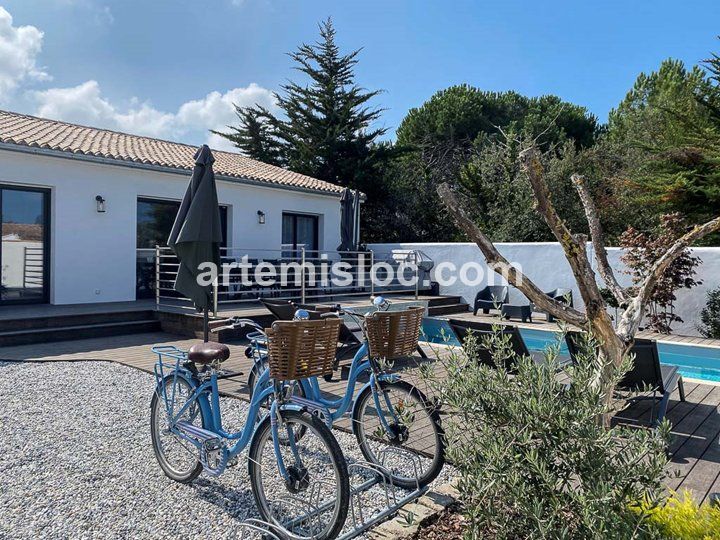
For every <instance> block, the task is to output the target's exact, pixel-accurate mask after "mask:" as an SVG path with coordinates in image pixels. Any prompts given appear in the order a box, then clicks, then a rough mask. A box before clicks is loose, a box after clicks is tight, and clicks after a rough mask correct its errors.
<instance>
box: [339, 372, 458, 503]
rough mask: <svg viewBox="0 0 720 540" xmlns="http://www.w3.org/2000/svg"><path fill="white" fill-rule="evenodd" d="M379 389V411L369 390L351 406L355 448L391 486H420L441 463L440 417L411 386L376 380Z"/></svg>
mask: <svg viewBox="0 0 720 540" xmlns="http://www.w3.org/2000/svg"><path fill="white" fill-rule="evenodd" d="M379 385H380V390H381V391H380V392H379V393H378V401H379V403H380V409H379V410H378V407H377V405H376V403H375V398H374V397H373V392H372V388H370V387H369V386H368V387H367V388H365V389H364V390H363V391H362V392H361V393H360V395H359V396H358V397H357V400H356V403H355V406H354V407H353V432H354V433H355V436H356V437H357V440H358V443H359V444H360V450H361V452H362V453H363V456H364V457H365V459H366V460H367V461H369V462H370V463H374V464H376V465H380V466H381V467H384V468H385V469H388V470H389V472H390V478H391V479H392V481H393V483H394V484H395V485H396V486H399V487H402V488H405V489H415V488H417V487H424V486H426V485H427V484H429V483H430V482H432V481H433V480H434V479H435V478H437V476H438V474H440V471H441V470H442V467H443V465H444V464H445V446H444V437H445V435H444V432H443V430H442V425H441V422H440V416H439V415H438V413H437V411H436V410H434V408H433V407H432V405H431V404H430V403H429V402H428V400H427V398H426V397H425V395H424V394H423V393H422V392H421V391H420V390H418V389H417V388H416V387H414V386H412V385H411V384H408V383H406V382H405V381H396V382H389V381H380V383H379ZM381 415H382V418H384V420H385V423H386V424H387V425H388V427H389V430H388V429H385V424H383V421H382V420H381Z"/></svg>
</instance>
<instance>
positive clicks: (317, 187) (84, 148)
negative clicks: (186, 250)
mask: <svg viewBox="0 0 720 540" xmlns="http://www.w3.org/2000/svg"><path fill="white" fill-rule="evenodd" d="M0 142H2V143H6V144H15V145H18V146H30V147H35V148H44V149H47V150H55V151H60V152H69V153H74V154H85V155H89V156H95V157H101V158H105V159H115V160H118V161H120V162H122V161H132V162H135V163H145V164H149V165H156V166H159V167H168V168H172V169H182V170H188V171H189V170H191V169H192V167H193V155H194V154H195V150H196V147H194V146H189V145H187V144H182V143H176V142H170V141H163V140H159V139H152V138H150V137H142V136H139V135H130V134H127V133H119V132H117V131H109V130H106V129H98V128H92V127H86V126H79V125H75V124H68V123H67V122H59V121H56V120H48V119H45V118H37V117H34V116H28V115H24V114H18V113H14V112H9V111H2V110H0ZM213 155H214V156H215V173H216V174H218V175H222V176H229V177H234V178H246V179H250V180H254V181H257V182H265V183H268V184H276V185H280V186H292V187H299V188H304V189H309V190H313V191H320V192H325V193H340V192H342V188H341V187H340V186H336V185H335V184H331V183H329V182H324V181H322V180H318V179H316V178H312V177H310V176H305V175H304V174H298V173H294V172H292V171H288V170H287V169H283V168H281V167H275V166H273V165H268V164H266V163H262V162H260V161H255V160H254V159H250V158H247V157H245V156H242V155H240V154H236V153H233V152H221V151H219V150H213ZM118 164H119V165H121V164H122V163H118Z"/></svg>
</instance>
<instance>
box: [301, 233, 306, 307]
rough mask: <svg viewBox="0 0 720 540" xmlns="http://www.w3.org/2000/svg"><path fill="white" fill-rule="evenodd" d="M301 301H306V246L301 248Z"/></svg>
mask: <svg viewBox="0 0 720 540" xmlns="http://www.w3.org/2000/svg"><path fill="white" fill-rule="evenodd" d="M300 261H301V262H300V280H301V281H300V302H302V303H303V304H304V303H305V246H303V247H302V248H300Z"/></svg>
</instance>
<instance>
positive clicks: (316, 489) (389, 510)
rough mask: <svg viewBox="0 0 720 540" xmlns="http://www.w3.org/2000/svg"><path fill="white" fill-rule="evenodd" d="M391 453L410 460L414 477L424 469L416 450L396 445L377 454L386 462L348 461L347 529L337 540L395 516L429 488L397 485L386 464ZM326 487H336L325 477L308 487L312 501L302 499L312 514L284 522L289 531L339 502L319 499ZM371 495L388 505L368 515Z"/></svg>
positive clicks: (350, 536) (359, 532)
mask: <svg viewBox="0 0 720 540" xmlns="http://www.w3.org/2000/svg"><path fill="white" fill-rule="evenodd" d="M391 456H401V457H402V459H405V460H410V462H411V470H412V471H413V473H414V475H415V478H416V479H417V478H419V473H418V471H420V470H421V468H422V467H421V462H420V457H419V456H417V455H416V454H414V453H411V452H402V451H399V450H397V449H395V448H388V449H386V450H381V451H379V452H378V457H379V458H380V460H381V461H382V462H383V465H378V464H376V463H369V462H367V461H355V462H353V463H350V464H348V473H349V475H350V480H351V482H350V484H351V486H350V507H349V509H348V517H347V521H346V523H345V528H344V529H343V531H342V533H341V534H340V535H339V536H338V540H350V539H351V538H355V537H357V536H360V535H361V534H362V533H364V532H365V531H367V530H368V529H370V528H372V527H373V526H375V525H377V524H378V523H381V522H382V521H385V520H386V519H389V518H390V517H392V516H393V515H395V514H396V513H397V512H398V511H399V510H400V509H401V508H402V507H403V506H405V505H406V504H408V503H410V502H412V501H415V500H417V499H419V498H420V497H421V496H422V495H423V494H424V493H425V492H426V491H427V490H428V487H427V486H425V487H421V486H420V484H419V482H417V480H416V486H415V489H413V490H410V491H408V490H406V489H403V488H400V487H398V486H396V485H395V484H394V483H393V482H392V478H391V476H390V475H391V472H390V470H389V468H388V467H385V466H384V464H385V463H386V462H387V459H388V458H389V457H391ZM357 477H360V478H361V480H362V481H361V482H360V483H359V484H357V485H353V482H352V479H353V478H357ZM323 486H327V487H330V488H331V489H333V485H332V484H330V483H329V482H323V481H322V480H320V481H316V482H314V483H313V485H312V486H311V487H310V489H309V493H310V501H302V502H304V503H305V504H306V507H307V508H309V509H310V510H311V511H310V513H308V514H306V515H304V516H300V517H298V518H295V519H294V520H292V521H290V522H288V523H285V524H284V528H285V529H287V530H288V531H294V530H297V529H296V528H297V527H298V526H299V525H301V524H303V523H307V522H308V521H309V520H312V519H313V518H318V519H319V516H320V514H321V513H322V512H324V511H326V510H328V509H330V508H332V507H333V505H334V504H335V502H336V501H335V500H334V499H333V500H329V501H320V500H319V498H320V496H321V492H322V487H323ZM378 491H379V493H378ZM370 497H372V499H373V500H374V501H377V500H378V498H381V500H383V501H384V502H385V504H384V508H383V509H382V510H381V511H379V512H374V513H372V515H367V514H368V511H367V507H368V505H367V504H364V501H365V498H370Z"/></svg>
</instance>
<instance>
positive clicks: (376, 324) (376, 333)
mask: <svg viewBox="0 0 720 540" xmlns="http://www.w3.org/2000/svg"><path fill="white" fill-rule="evenodd" d="M373 303H374V305H375V307H376V308H377V311H376V312H375V313H374V314H366V315H365V316H361V315H358V314H356V313H354V312H352V311H349V310H343V309H342V308H340V307H339V306H336V307H335V309H334V312H333V313H331V314H324V315H323V316H322V317H323V318H327V317H340V316H348V317H351V318H353V319H354V320H355V321H356V322H358V323H359V325H360V327H361V328H362V329H363V335H364V336H365V341H364V343H363V344H362V346H361V347H360V349H359V350H358V351H357V353H356V354H355V357H354V358H353V361H352V364H351V366H350V371H349V376H348V381H347V386H346V388H345V393H344V395H343V396H342V397H340V398H339V399H328V398H327V397H325V396H324V395H323V393H322V392H321V390H320V385H319V383H318V379H317V377H308V378H304V379H300V380H298V381H295V382H293V383H292V385H291V386H292V390H291V393H292V395H293V397H292V398H291V399H292V401H293V402H294V403H297V404H302V405H305V406H306V407H308V409H309V410H313V412H314V414H315V415H316V416H319V417H321V418H322V419H323V420H324V421H325V422H326V423H327V425H328V426H332V425H333V424H335V423H337V422H340V421H341V419H342V418H343V416H344V415H345V413H347V412H348V411H350V410H351V411H352V413H351V420H352V421H351V425H352V430H353V433H354V434H355V436H356V438H357V441H358V444H359V447H360V451H361V452H362V454H363V456H364V458H365V460H367V461H368V462H370V463H373V464H375V465H379V466H380V467H381V468H383V469H388V470H389V471H390V479H391V480H392V482H393V483H394V484H395V485H397V486H400V487H403V488H406V489H415V488H417V487H418V486H419V487H424V486H426V485H427V484H429V483H430V482H432V480H434V479H435V478H436V477H437V476H438V474H440V471H441V470H442V467H443V465H444V463H445V447H444V432H443V428H442V423H441V420H440V415H439V412H438V410H437V407H436V406H435V405H434V404H433V403H431V402H430V401H429V400H428V399H427V397H426V396H425V395H424V394H423V392H422V391H420V390H419V389H418V388H417V387H415V386H413V385H411V384H409V383H408V382H406V381H403V380H401V379H400V377H399V376H398V375H397V374H393V373H388V372H387V368H388V367H389V364H388V360H389V359H392V358H394V357H402V356H409V355H411V354H413V353H414V352H415V348H416V347H417V341H418V334H419V330H420V323H421V320H422V314H423V313H424V309H423V308H410V309H407V310H402V311H387V310H388V308H389V305H390V303H389V302H388V301H387V300H385V299H384V298H382V297H377V298H375V299H374V301H373ZM308 317H309V314H308V313H307V312H306V311H305V310H298V312H297V313H296V319H307V318H308ZM254 326H255V327H256V328H258V327H257V325H254ZM249 337H250V339H251V347H250V349H249V350H248V353H247V354H248V355H249V356H251V357H252V358H253V359H254V365H253V368H252V370H251V372H250V375H249V378H248V386H249V388H250V389H251V392H253V389H255V390H254V392H255V393H257V392H261V393H262V394H261V395H266V394H265V391H264V389H266V388H267V382H266V381H263V378H262V373H263V372H264V371H265V369H266V366H267V348H266V345H265V340H264V336H263V335H262V333H261V332H257V333H255V334H251V335H250V336H249ZM326 373H327V372H326ZM362 379H366V380H367V382H365V384H364V385H363V386H362V388H361V389H360V391H359V392H358V394H357V396H355V388H356V385H357V384H358V382H361V380H362ZM253 395H255V394H253ZM265 399H268V398H265ZM295 435H296V437H303V436H304V432H303V431H302V430H300V431H299V432H296V434H295ZM388 449H392V450H393V451H392V452H388ZM401 451H402V452H401ZM403 452H412V453H413V454H415V455H414V456H413V457H412V459H409V456H408V459H403V456H402V454H403ZM418 455H419V456H420V459H419V460H418V458H417V456H418ZM388 456H392V459H391V461H392V462H389V461H388V459H389V458H388Z"/></svg>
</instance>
